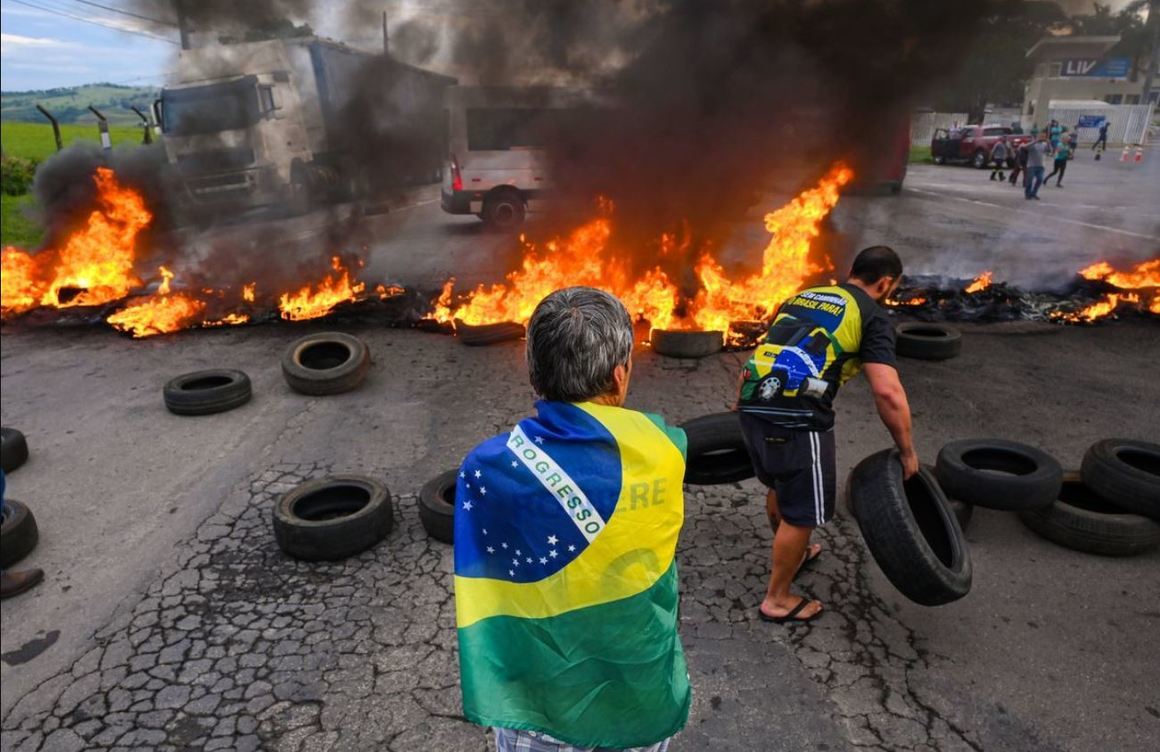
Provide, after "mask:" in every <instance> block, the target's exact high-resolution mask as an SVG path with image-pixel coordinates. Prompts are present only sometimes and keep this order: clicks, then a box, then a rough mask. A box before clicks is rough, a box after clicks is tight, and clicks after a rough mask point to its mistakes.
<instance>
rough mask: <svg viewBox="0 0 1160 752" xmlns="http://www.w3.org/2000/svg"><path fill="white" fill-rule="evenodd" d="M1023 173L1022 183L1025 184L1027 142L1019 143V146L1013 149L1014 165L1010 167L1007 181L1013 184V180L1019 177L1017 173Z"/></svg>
mask: <svg viewBox="0 0 1160 752" xmlns="http://www.w3.org/2000/svg"><path fill="white" fill-rule="evenodd" d="M1021 172H1022V173H1023V185H1024V187H1026V185H1027V144H1026V143H1022V144H1019V148H1018V149H1016V150H1015V166H1014V167H1012V168H1011V178H1010V179H1009V181H1008V182H1010V183H1011V185H1015V181H1016V180H1017V179H1018V178H1019V173H1021Z"/></svg>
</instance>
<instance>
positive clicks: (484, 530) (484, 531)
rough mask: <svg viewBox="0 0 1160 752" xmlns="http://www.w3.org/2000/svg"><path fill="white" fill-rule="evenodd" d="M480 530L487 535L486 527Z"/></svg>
mask: <svg viewBox="0 0 1160 752" xmlns="http://www.w3.org/2000/svg"><path fill="white" fill-rule="evenodd" d="M479 532H481V533H483V534H484V535H487V528H486V527H485V528H484V529H483V530H480V531H479Z"/></svg>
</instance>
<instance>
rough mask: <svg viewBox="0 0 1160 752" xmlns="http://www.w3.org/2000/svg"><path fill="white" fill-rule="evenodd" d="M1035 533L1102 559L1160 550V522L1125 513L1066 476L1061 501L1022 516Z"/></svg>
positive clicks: (1080, 481) (1074, 475)
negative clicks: (1102, 557) (1103, 557)
mask: <svg viewBox="0 0 1160 752" xmlns="http://www.w3.org/2000/svg"><path fill="white" fill-rule="evenodd" d="M1019 519H1020V520H1022V521H1023V524H1024V525H1026V526H1027V527H1028V528H1030V529H1031V530H1034V531H1035V532H1036V533H1038V534H1039V535H1040V536H1042V537H1044V538H1046V539H1047V540H1049V541H1051V542H1052V543H1058V544H1059V545H1061V546H1063V547H1064V548H1070V549H1073V550H1075V551H1083V552H1084V553H1089V554H1098V555H1100V556H1135V555H1136V554H1142V553H1145V552H1147V551H1152V550H1153V549H1156V548H1160V522H1156V521H1155V520H1153V519H1150V518H1148V517H1145V516H1144V515H1141V514H1132V513H1130V512H1125V511H1123V510H1121V509H1119V508H1118V507H1116V506H1113V505H1112V504H1110V503H1108V502H1107V501H1105V500H1103V499H1102V498H1100V497H1099V496H1098V495H1097V494H1096V493H1095V492H1094V491H1092V490H1091V489H1090V488H1088V487H1087V486H1086V485H1084V482H1083V479H1082V478H1081V476H1080V473H1078V472H1070V473H1064V475H1063V489H1062V490H1061V491H1060V492H1059V498H1058V499H1056V500H1055V501H1054V502H1053V503H1052V504H1051V505H1049V506H1046V507H1044V508H1043V509H1034V510H1030V511H1026V512H1020V513H1019Z"/></svg>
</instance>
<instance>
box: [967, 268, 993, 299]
mask: <svg viewBox="0 0 1160 752" xmlns="http://www.w3.org/2000/svg"><path fill="white" fill-rule="evenodd" d="M994 277H995V275H994V273H993V272H991V271H985V272H983V273H982V274H980V275H979V276H977V277H975V280H974V281H973V282H971V284H969V285H967V289H966V290H964V292H965V293H967V294H968V295H970V294H971V293H976V292H982V291H983V290H986V289H987V288H988V287H990V286H991V280H992V279H994Z"/></svg>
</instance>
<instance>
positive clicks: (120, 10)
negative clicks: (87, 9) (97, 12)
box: [73, 0, 177, 28]
mask: <svg viewBox="0 0 1160 752" xmlns="http://www.w3.org/2000/svg"><path fill="white" fill-rule="evenodd" d="M73 2H75V3H80V4H81V5H91V6H93V7H94V8H100V9H101V10H111V11H112V12H114V13H120V14H122V15H125V16H132V17H133V18H140V19H141V20H142V21H149V22H150V23H155V24H160V25H161V26H172V27H174V28H177V24H175V23H174V22H173V21H162V20H161V19H160V18H153V17H151V16H143V15H141V14H140V13H134V12H133V11H131V10H125V9H123V8H114V7H112V6H109V5H101V4H100V3H94V2H92V0H73Z"/></svg>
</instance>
